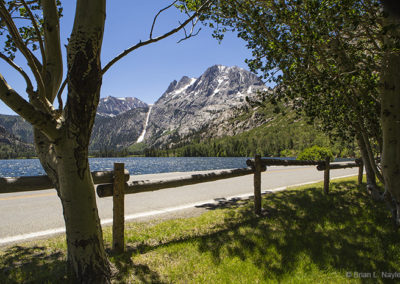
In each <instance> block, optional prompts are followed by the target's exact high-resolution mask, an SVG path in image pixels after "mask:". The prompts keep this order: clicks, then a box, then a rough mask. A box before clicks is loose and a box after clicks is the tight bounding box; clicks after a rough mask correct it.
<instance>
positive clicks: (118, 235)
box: [0, 155, 363, 252]
mask: <svg viewBox="0 0 400 284" xmlns="http://www.w3.org/2000/svg"><path fill="white" fill-rule="evenodd" d="M246 164H247V165H248V166H249V167H248V168H242V169H233V170H223V171H218V172H211V173H205V174H195V175H191V176H190V177H184V178H174V179H167V180H160V181H148V180H142V181H132V182H128V181H129V171H127V170H125V165H124V164H123V163H114V170H113V171H96V172H92V177H93V182H94V184H97V185H98V186H97V190H96V191H97V195H98V196H99V197H100V198H102V197H109V196H112V197H113V225H112V226H113V227H112V231H113V241H112V247H113V250H115V251H117V252H122V251H123V250H124V247H125V244H124V243H125V241H124V227H125V222H124V221H125V220H124V214H125V208H124V203H125V194H134V193H140V192H147V191H155V190H161V189H166V188H172V187H179V186H185V185H192V184H198V183H203V182H210V181H216V180H221V179H227V178H233V177H238V176H244V175H249V174H254V211H255V213H256V214H261V211H262V209H261V172H263V171H266V170H267V167H268V166H278V165H280V166H310V165H315V166H317V170H319V171H324V192H325V193H326V194H328V193H329V179H330V174H329V171H330V170H335V169H344V168H352V167H359V173H358V182H359V184H361V182H362V176H363V164H362V161H361V160H360V159H357V160H356V161H355V162H354V163H346V164H330V162H329V159H327V160H325V161H298V160H281V159H262V158H261V157H260V156H259V155H257V156H255V159H250V160H247V161H246ZM52 188H54V186H53V185H52V183H51V181H50V179H49V177H48V176H27V177H13V178H0V194H1V193H13V192H21V191H36V190H45V189H52Z"/></svg>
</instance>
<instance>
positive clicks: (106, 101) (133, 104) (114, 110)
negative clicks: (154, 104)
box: [97, 96, 148, 117]
mask: <svg viewBox="0 0 400 284" xmlns="http://www.w3.org/2000/svg"><path fill="white" fill-rule="evenodd" d="M138 107H141V108H147V107H148V105H147V104H146V103H145V102H142V101H141V100H139V99H137V98H131V97H127V98H115V97H112V96H108V97H106V98H101V99H100V101H99V105H98V107H97V114H98V115H100V116H111V117H113V116H116V115H119V114H122V113H124V112H126V111H129V110H131V109H135V108H138Z"/></svg>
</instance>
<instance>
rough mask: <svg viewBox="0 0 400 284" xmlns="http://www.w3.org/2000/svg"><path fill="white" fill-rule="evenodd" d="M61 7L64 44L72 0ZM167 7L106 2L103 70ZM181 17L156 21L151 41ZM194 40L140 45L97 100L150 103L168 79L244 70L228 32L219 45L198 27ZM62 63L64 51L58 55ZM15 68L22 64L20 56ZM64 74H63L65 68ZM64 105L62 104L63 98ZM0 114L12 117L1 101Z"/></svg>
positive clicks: (107, 79)
mask: <svg viewBox="0 0 400 284" xmlns="http://www.w3.org/2000/svg"><path fill="white" fill-rule="evenodd" d="M62 2H63V7H64V12H63V14H64V17H63V18H62V19H61V40H62V41H63V43H64V44H65V43H66V42H67V41H66V39H67V38H68V36H69V34H70V32H71V29H72V23H73V17H74V11H75V4H76V1H74V0H65V1H62ZM168 3H170V2H169V1H162V0H150V1H149V0H147V1H146V0H141V1H132V0H118V1H115V0H111V1H108V3H107V19H106V28H105V35H104V41H103V49H102V64H103V66H104V65H105V64H106V63H107V62H109V61H110V60H111V59H112V58H114V57H115V56H116V55H117V54H119V53H120V52H122V51H123V50H124V49H126V48H128V47H130V46H132V45H134V44H136V43H137V42H139V41H140V40H146V39H148V36H149V31H150V28H151V24H152V22H153V18H154V15H155V14H156V13H157V12H158V11H159V10H160V9H161V8H164V7H165V6H167V5H168ZM184 18H185V16H184V15H183V14H181V13H180V12H179V11H178V10H176V9H175V8H171V9H170V10H168V11H167V12H165V13H164V14H162V15H161V16H160V18H159V21H158V24H157V25H156V28H155V31H154V36H157V35H161V34H162V33H163V32H166V31H168V30H170V29H171V28H174V27H175V26H177V25H178V24H179V23H178V21H179V20H181V21H182V20H183V19H184ZM198 27H201V28H202V30H201V31H200V33H199V35H197V36H196V37H193V38H191V39H188V40H186V41H183V42H181V43H179V44H177V41H178V40H179V39H181V38H182V37H183V32H180V33H178V34H176V35H174V36H172V37H170V38H167V39H164V40H162V41H160V42H158V43H154V44H151V45H148V46H144V47H142V48H141V49H138V50H136V51H133V53H131V54H130V55H128V56H127V57H125V58H124V59H122V60H121V61H119V62H118V63H117V64H115V65H114V66H113V67H112V68H111V69H110V70H109V71H108V72H107V73H106V74H105V76H104V78H103V85H102V91H101V97H106V96H115V97H130V96H133V97H137V98H139V99H141V100H143V101H144V102H146V103H153V102H154V101H156V100H157V99H158V98H159V97H160V96H161V95H162V93H163V92H164V91H165V90H166V89H167V87H168V85H169V83H170V82H171V81H173V80H179V79H180V78H181V77H182V76H184V75H186V76H190V77H198V76H200V75H201V74H202V73H203V72H204V71H205V70H206V69H207V68H208V67H210V66H212V65H214V64H222V65H227V66H233V65H236V66H239V67H242V68H245V69H247V70H248V67H247V65H246V63H245V62H244V60H245V59H246V58H250V57H251V52H250V51H249V50H248V49H247V48H246V43H245V42H244V41H243V40H241V39H239V38H237V37H236V35H235V34H233V33H227V34H226V37H225V39H224V40H223V41H222V42H221V44H219V43H218V41H217V40H216V39H214V38H212V36H211V33H212V30H211V29H209V28H207V27H204V26H203V25H199V26H198ZM63 53H64V59H65V49H64V50H63ZM16 61H17V62H18V64H20V66H22V67H23V68H24V69H26V68H27V65H26V63H25V61H24V60H22V58H21V57H18V58H17V60H16ZM64 70H65V69H64ZM0 72H1V73H2V75H3V76H4V77H5V79H6V80H7V81H8V83H9V84H10V85H11V86H12V87H13V88H14V89H15V90H17V91H18V92H19V93H20V94H21V95H22V94H23V95H24V97H26V96H25V93H24V90H25V83H24V81H23V80H22V78H21V77H20V76H19V74H18V73H16V72H15V71H14V70H12V69H11V68H9V67H8V65H7V64H5V63H3V62H2V61H0ZM64 101H65V99H64ZM0 113H1V114H14V112H13V111H12V110H11V109H9V108H8V107H7V106H6V105H5V104H4V103H3V102H1V101H0Z"/></svg>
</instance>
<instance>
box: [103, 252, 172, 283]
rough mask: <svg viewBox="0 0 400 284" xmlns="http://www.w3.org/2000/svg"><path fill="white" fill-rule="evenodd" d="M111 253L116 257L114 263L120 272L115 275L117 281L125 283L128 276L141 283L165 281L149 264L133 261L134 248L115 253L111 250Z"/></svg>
mask: <svg viewBox="0 0 400 284" xmlns="http://www.w3.org/2000/svg"><path fill="white" fill-rule="evenodd" d="M109 254H110V255H111V256H112V257H114V261H113V263H114V265H115V266H116V267H117V269H118V274H117V275H116V276H115V277H114V281H115V282H120V283H125V281H126V279H127V278H134V279H135V281H140V283H164V282H163V281H161V279H160V276H159V275H158V273H157V272H154V271H152V270H151V269H150V268H149V267H148V266H147V265H145V264H135V263H133V261H132V258H131V257H132V249H130V248H129V247H127V248H126V252H125V253H122V254H118V255H114V254H113V253H112V252H109Z"/></svg>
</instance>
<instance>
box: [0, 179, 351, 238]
mask: <svg viewBox="0 0 400 284" xmlns="http://www.w3.org/2000/svg"><path fill="white" fill-rule="evenodd" d="M353 176H356V175H355V174H354V175H346V176H340V177H334V178H331V180H333V179H339V178H347V177H353ZM321 181H323V180H316V181H310V182H304V183H298V184H292V185H288V186H282V187H277V188H274V189H266V190H263V191H262V192H261V193H266V192H276V191H282V190H285V189H287V188H290V187H297V186H303V185H308V184H313V183H318V182H321ZM253 194H254V193H253V192H252V193H245V194H241V195H233V196H229V197H226V198H224V199H225V200H230V199H233V198H249V197H251V196H253ZM209 203H216V200H215V199H209V200H203V201H198V202H194V203H188V204H184V205H180V206H174V207H168V208H163V209H159V210H152V211H147V212H141V213H136V214H131V215H126V216H125V221H128V220H134V219H138V218H143V217H150V216H155V215H160V214H164V213H169V212H175V211H179V210H184V209H189V208H193V207H196V206H201V205H204V204H209ZM112 221H113V220H112V218H109V219H103V220H101V224H102V225H107V224H111V223H112ZM60 233H65V227H61V228H56V229H49V230H45V231H40V232H34V233H28V234H23V235H16V236H11V237H6V238H3V239H0V245H4V244H8V243H13V242H20V241H26V240H29V239H33V238H38V237H44V236H50V235H54V234H60Z"/></svg>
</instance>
